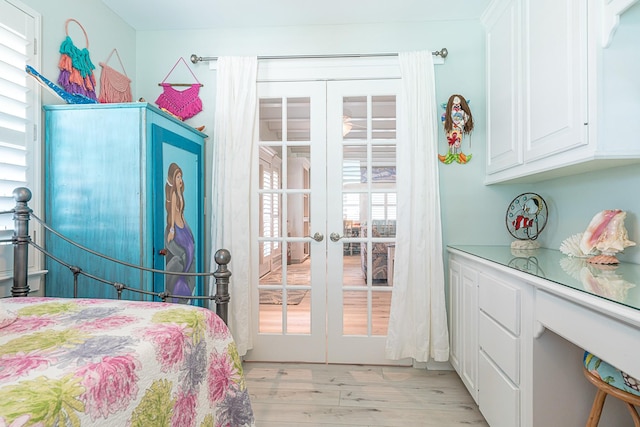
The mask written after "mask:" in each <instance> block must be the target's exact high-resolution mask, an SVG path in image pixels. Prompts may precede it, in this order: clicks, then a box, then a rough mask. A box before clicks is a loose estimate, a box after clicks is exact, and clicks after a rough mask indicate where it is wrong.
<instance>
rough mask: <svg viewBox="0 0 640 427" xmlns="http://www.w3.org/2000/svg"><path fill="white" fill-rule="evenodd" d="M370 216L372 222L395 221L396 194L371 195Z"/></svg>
mask: <svg viewBox="0 0 640 427" xmlns="http://www.w3.org/2000/svg"><path fill="white" fill-rule="evenodd" d="M371 216H372V219H373V220H382V221H395V219H396V193H373V194H372V195H371Z"/></svg>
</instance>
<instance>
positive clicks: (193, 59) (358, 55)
mask: <svg viewBox="0 0 640 427" xmlns="http://www.w3.org/2000/svg"><path fill="white" fill-rule="evenodd" d="M431 54H432V55H433V56H440V57H442V58H443V59H444V58H446V57H447V55H449V51H448V50H447V48H446V47H443V48H442V49H440V50H435V51H433V52H431ZM377 56H398V54H397V53H346V54H335V55H276V56H258V59H329V58H371V57H377ZM217 60H218V57H217V56H198V55H196V54H195V53H194V54H192V55H191V62H193V63H194V64H197V63H198V62H200V61H217Z"/></svg>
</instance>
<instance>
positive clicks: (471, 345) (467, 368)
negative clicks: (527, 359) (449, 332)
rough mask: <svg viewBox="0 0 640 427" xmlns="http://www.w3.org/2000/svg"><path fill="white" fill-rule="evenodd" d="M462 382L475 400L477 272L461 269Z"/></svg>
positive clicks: (465, 268)
mask: <svg viewBox="0 0 640 427" xmlns="http://www.w3.org/2000/svg"><path fill="white" fill-rule="evenodd" d="M460 289H461V292H462V296H461V305H460V319H461V328H463V330H464V334H463V335H462V336H463V342H462V354H463V356H462V373H461V375H460V377H461V378H462V382H464V384H465V386H466V387H467V389H468V390H469V393H471V396H472V397H473V398H474V399H476V400H477V396H478V385H477V377H478V272H477V271H476V270H474V269H471V268H468V267H463V268H462V277H461V287H460Z"/></svg>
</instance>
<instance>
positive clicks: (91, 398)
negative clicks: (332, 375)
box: [0, 189, 255, 427]
mask: <svg viewBox="0 0 640 427" xmlns="http://www.w3.org/2000/svg"><path fill="white" fill-rule="evenodd" d="M23 190H25V189H20V191H18V190H16V191H14V197H15V198H16V208H15V209H13V210H12V211H11V213H13V215H14V219H15V222H16V226H15V231H14V237H13V239H12V242H13V245H14V284H13V287H12V295H13V298H2V299H0V426H3V425H7V426H88V425H105V426H112V425H114V426H115V425H117V426H180V427H183V426H184V427H188V426H194V427H204V426H211V427H214V426H254V425H255V423H254V417H253V411H252V408H251V401H250V398H249V393H248V390H247V388H246V383H245V380H244V375H243V371H242V364H241V360H240V357H239V356H238V352H237V349H236V345H235V342H234V341H233V337H232V336H231V333H230V332H229V329H228V328H227V325H226V321H225V320H226V304H227V303H228V300H229V297H228V293H226V294H225V292H226V291H227V290H228V281H229V276H230V272H228V271H227V270H226V264H227V263H228V262H229V259H230V256H227V255H228V252H226V253H225V252H224V251H223V252H220V251H219V252H218V254H216V262H218V270H217V271H216V273H217V275H216V273H213V275H214V276H215V277H216V288H217V292H216V295H215V296H213V297H203V298H211V299H212V300H213V301H215V302H216V307H217V308H216V311H218V310H219V308H220V305H224V307H223V308H224V309H223V310H221V313H222V314H223V315H224V316H225V319H223V318H222V317H221V316H219V315H217V314H216V313H214V312H213V311H211V310H209V309H207V308H204V307H198V306H195V305H188V304H175V303H169V302H163V301H126V300H120V299H89V298H53V297H29V296H27V295H28V290H29V289H28V283H27V276H26V265H27V259H26V253H27V250H26V248H27V246H28V245H33V244H34V243H33V242H31V241H30V239H29V237H28V223H27V222H26V221H28V220H29V217H30V216H31V212H30V209H29V208H28V205H27V202H28V200H29V199H30V196H31V194H30V192H28V193H27V192H25V191H23ZM27 191H28V190H27ZM4 213H7V212H4ZM219 254H220V255H219ZM221 269H222V270H223V271H220V270H221ZM111 285H113V286H115V287H117V288H121V289H122V288H127V286H126V285H125V284H118V283H113V284H111ZM219 293H222V295H220V294H219ZM155 297H159V298H162V299H164V300H169V301H172V299H170V298H171V295H162V294H159V295H155Z"/></svg>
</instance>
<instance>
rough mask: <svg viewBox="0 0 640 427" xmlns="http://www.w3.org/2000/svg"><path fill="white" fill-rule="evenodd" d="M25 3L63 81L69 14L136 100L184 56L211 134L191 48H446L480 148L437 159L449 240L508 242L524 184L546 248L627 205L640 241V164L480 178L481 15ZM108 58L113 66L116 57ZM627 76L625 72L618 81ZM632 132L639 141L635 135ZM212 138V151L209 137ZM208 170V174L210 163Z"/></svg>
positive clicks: (617, 51)
mask: <svg viewBox="0 0 640 427" xmlns="http://www.w3.org/2000/svg"><path fill="white" fill-rule="evenodd" d="M23 1H24V2H25V3H26V4H27V5H29V6H31V7H32V8H34V9H35V10H37V11H40V12H41V13H42V14H43V41H44V42H43V67H42V68H43V73H44V74H45V75H46V76H48V77H51V76H54V77H55V78H57V68H56V66H57V60H58V58H59V53H58V47H59V46H60V42H61V41H62V39H63V38H64V21H65V20H66V19H67V18H68V17H74V18H76V19H78V20H79V21H80V22H82V23H83V25H84V26H85V28H86V30H87V32H88V33H89V38H90V43H91V45H90V49H89V50H90V53H91V57H92V59H93V61H94V63H95V64H96V66H97V67H98V62H99V61H103V60H104V59H106V57H107V55H108V54H109V52H110V51H111V49H113V48H114V47H116V48H117V49H118V51H119V52H120V55H121V57H122V60H123V61H124V63H125V67H126V70H127V73H128V74H129V76H130V77H132V79H133V80H134V85H133V89H134V93H133V97H134V99H138V98H139V97H144V98H145V99H146V100H147V101H149V102H154V101H155V99H156V98H157V96H158V95H159V94H160V88H159V87H158V83H159V82H160V81H162V80H163V79H164V78H165V76H166V75H167V73H168V72H169V70H170V69H171V68H172V67H173V65H174V64H175V63H176V61H177V60H178V59H179V58H180V57H183V58H184V59H185V60H186V61H187V63H188V64H189V65H190V66H191V68H192V70H193V72H194V73H195V74H196V76H197V78H198V80H199V81H200V82H201V83H203V84H204V87H203V88H202V89H201V99H202V101H203V105H204V110H203V112H202V113H200V114H198V115H197V116H195V117H194V118H192V119H190V120H188V121H187V123H189V124H192V125H194V126H200V125H205V126H206V129H205V133H208V134H211V132H212V129H213V115H214V107H215V91H216V88H215V72H214V71H211V70H209V66H208V64H207V63H199V64H197V65H193V64H191V63H190V62H189V56H190V55H191V54H192V53H196V54H197V55H199V56H222V55H276V54H277V55H285V54H331V53H375V52H398V51H412V50H422V49H440V48H442V47H446V48H447V49H449V52H450V56H449V57H448V58H447V60H446V63H445V64H444V65H437V66H436V90H437V98H438V103H442V102H445V101H446V100H447V99H448V97H449V95H451V94H453V93H460V94H462V95H464V96H465V97H466V98H467V99H468V100H470V101H471V104H470V107H471V110H472V113H473V116H474V122H475V130H474V132H473V134H472V135H471V138H465V140H464V142H463V150H464V152H465V153H472V154H473V159H472V160H471V162H470V163H468V164H466V165H457V164H452V165H447V166H445V165H441V164H438V167H439V169H440V188H441V190H440V192H441V200H442V220H443V237H444V243H445V245H446V244H449V243H455V244H465V243H466V244H509V243H510V242H511V240H512V239H511V236H510V235H509V234H508V232H507V231H506V228H505V225H504V215H505V212H506V208H507V205H508V204H509V202H510V201H511V200H512V199H513V198H514V197H515V196H517V195H518V194H520V193H522V192H527V191H531V192H536V193H539V194H540V195H542V196H543V197H544V198H545V199H546V200H547V203H548V205H549V209H550V218H549V223H548V225H547V228H546V229H545V231H544V232H543V234H542V236H541V238H540V242H541V243H542V245H543V246H545V247H550V248H558V247H559V245H560V243H561V242H562V240H563V239H564V238H566V237H568V236H570V235H572V234H575V233H578V232H581V231H584V229H585V228H586V226H587V224H588V223H589V221H590V220H591V218H592V217H593V215H595V214H596V213H597V212H599V211H600V210H603V209H611V208H620V209H624V210H626V211H627V212H628V215H627V220H626V225H627V229H628V230H629V235H630V238H631V239H632V240H634V241H636V242H638V243H640V220H639V218H640V195H638V194H639V189H640V165H636V166H627V167H625V168H616V169H609V170H604V171H598V172H591V173H586V174H582V175H576V176H572V177H567V178H558V179H554V180H550V181H543V182H539V183H535V184H526V185H525V184H518V185H492V186H485V185H484V184H483V177H484V171H485V133H486V126H485V122H486V108H485V99H486V93H485V78H486V76H485V70H484V67H485V50H484V33H483V28H482V26H481V24H480V22H477V21H463V22H435V23H434V22H425V23H411V24H402V25H397V24H394V25H392V24H377V25H341V26H314V27H297V26H290V27H274V28H270V27H262V28H254V29H224V30H198V31H143V32H135V31H134V30H133V29H132V28H131V27H129V26H128V25H127V24H125V23H124V22H123V21H121V20H120V19H119V18H118V17H117V16H115V15H114V14H113V13H112V12H111V11H110V10H109V9H108V8H106V7H105V6H103V4H102V2H100V1H98V0H89V1H85V2H72V1H70V0H58V1H55V2H52V1H50V0H23ZM639 26H640V5H638V4H637V5H635V6H633V7H632V8H631V9H630V10H629V11H628V12H627V13H626V14H625V15H624V16H623V17H622V19H621V26H620V28H619V29H618V31H617V32H616V34H615V37H614V41H613V43H612V45H611V47H610V48H608V50H606V51H605V52H604V53H603V55H604V57H605V66H604V67H603V70H604V73H605V77H606V80H605V84H604V86H603V88H604V93H603V94H602V99H603V100H604V102H607V103H608V104H607V107H609V104H613V105H611V106H610V107H609V108H606V111H607V112H610V111H615V109H616V108H619V106H618V105H617V104H616V102H617V101H618V100H620V96H617V97H616V96H614V94H620V93H626V94H627V96H626V97H623V98H622V99H623V101H626V102H631V103H637V102H640V101H639V100H638V94H639V93H640V86H639V85H640V79H638V78H637V76H638V75H640V74H638V73H630V72H629V70H630V68H629V66H633V67H635V68H631V69H632V70H634V71H635V70H637V69H638V67H639V65H640V64H638V63H639V62H640V61H639V60H638V59H637V58H638V55H637V49H634V50H632V47H633V46H632V45H633V42H634V40H637V37H635V36H634V34H638V32H637V29H638V27H639ZM71 36H72V39H73V40H74V41H76V38H78V37H81V36H74V35H73V34H72V35H71ZM78 40H81V39H79V38H78ZM79 43H80V42H77V44H79ZM621 57H624V58H625V60H627V59H628V61H630V62H629V63H628V64H627V63H625V62H624V61H621V60H620V58H621ZM609 58H611V61H609ZM110 64H111V65H113V64H112V63H111V62H110ZM629 64H631V65H629ZM628 65H629V66H628ZM134 76H135V77H134ZM620 76H623V77H624V78H623V79H621V78H620ZM634 76H635V77H634ZM181 79H183V80H185V82H191V81H192V77H191V76H190V74H189V72H188V70H187V69H186V68H185V67H184V66H183V65H181V66H179V67H177V68H176V72H175V73H174V74H172V76H171V78H170V79H169V81H172V82H176V81H178V80H181ZM54 101H55V100H54ZM45 102H52V98H49V100H48V101H47V99H45ZM439 112H441V110H440V111H439ZM608 114H609V115H608V116H607V118H608V120H613V118H611V116H612V115H611V113H608ZM614 117H615V116H614ZM634 122H637V123H629V121H627V123H626V124H623V125H621V126H630V127H629V128H630V129H634V126H639V124H640V120H635V121H634ZM616 137H617V135H616ZM628 137H631V138H636V139H638V135H637V133H634V132H631V134H629V135H628ZM469 143H471V146H470V147H469ZM639 143H640V141H639ZM207 145H208V153H209V154H208V156H210V152H211V150H210V145H211V138H209V141H208V142H207ZM446 147H447V145H446V142H445V139H444V135H443V132H442V129H440V139H439V141H438V151H439V152H441V153H443V152H444V151H445V150H446ZM435 164H437V163H436V161H435V159H434V165H435ZM208 170H209V172H210V168H208ZM207 191H209V190H207ZM620 258H621V259H623V260H626V261H631V262H635V263H640V248H637V247H632V248H627V250H626V251H625V253H624V254H622V255H621V256H620Z"/></svg>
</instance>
